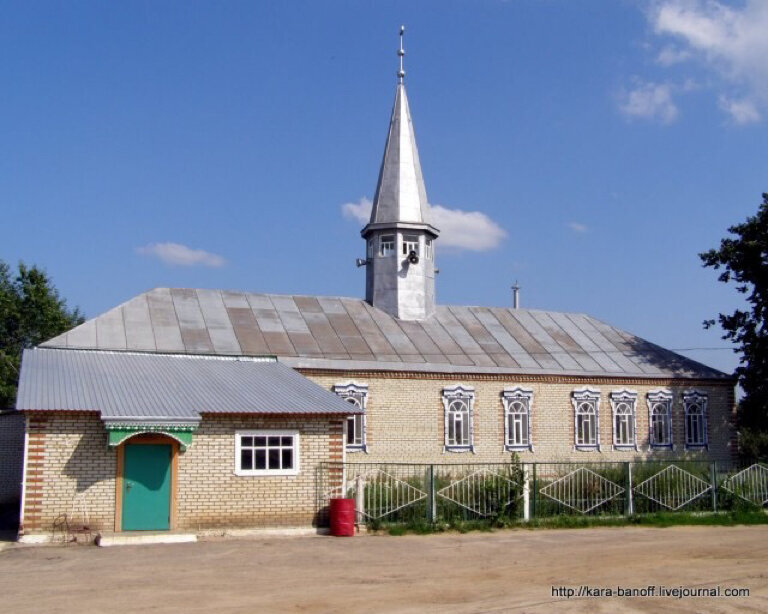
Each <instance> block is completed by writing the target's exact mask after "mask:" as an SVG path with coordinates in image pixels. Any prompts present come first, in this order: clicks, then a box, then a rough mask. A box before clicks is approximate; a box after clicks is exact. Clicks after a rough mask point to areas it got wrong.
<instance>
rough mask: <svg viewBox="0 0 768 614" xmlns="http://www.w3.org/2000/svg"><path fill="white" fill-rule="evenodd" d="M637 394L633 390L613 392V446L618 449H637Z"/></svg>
mask: <svg viewBox="0 0 768 614" xmlns="http://www.w3.org/2000/svg"><path fill="white" fill-rule="evenodd" d="M636 405H637V393H636V392H635V391H633V390H618V391H615V392H611V407H612V408H613V446H614V447H615V448H618V449H627V448H631V449H633V450H635V449H637V446H636V443H637V440H636V437H635V432H636V428H635V425H636V421H635V407H636Z"/></svg>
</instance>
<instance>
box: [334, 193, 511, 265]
mask: <svg viewBox="0 0 768 614" xmlns="http://www.w3.org/2000/svg"><path fill="white" fill-rule="evenodd" d="M372 206H373V204H372V203H371V201H370V200H368V199H367V198H361V199H360V200H359V201H358V202H356V203H345V204H343V205H342V206H341V211H342V214H343V215H344V217H346V218H349V219H353V220H356V221H358V222H360V223H361V224H367V223H368V221H369V220H370V217H371V207H372ZM429 209H430V215H431V218H432V219H431V221H432V224H433V225H434V226H435V227H437V228H438V229H440V238H439V243H438V245H439V246H440V247H445V248H450V249H453V250H455V251H464V250H466V251H474V252H482V251H486V250H489V249H493V248H494V247H497V246H498V245H499V243H501V241H502V240H503V239H504V237H506V236H507V233H506V231H505V230H504V229H503V228H502V227H501V226H499V225H498V224H497V223H496V222H494V221H493V220H492V219H491V218H490V217H488V216H487V215H486V214H485V213H482V212H480V211H463V210H461V209H449V208H448V207H443V206H442V205H430V206H429Z"/></svg>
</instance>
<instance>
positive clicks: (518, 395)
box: [501, 386, 533, 452]
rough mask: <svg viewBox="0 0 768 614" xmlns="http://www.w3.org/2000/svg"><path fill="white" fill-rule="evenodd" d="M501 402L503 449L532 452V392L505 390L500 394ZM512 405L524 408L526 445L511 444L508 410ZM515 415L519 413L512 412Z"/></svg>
mask: <svg viewBox="0 0 768 614" xmlns="http://www.w3.org/2000/svg"><path fill="white" fill-rule="evenodd" d="M501 402H502V403H503V405H504V449H505V450H507V451H509V452H512V451H522V450H530V451H531V452H533V438H532V437H531V410H532V409H533V390H532V389H531V388H522V387H521V386H515V387H514V388H505V389H504V390H503V392H502V393H501ZM513 403H521V404H522V405H523V406H524V407H525V412H524V413H525V416H526V418H527V420H526V426H527V428H526V439H527V440H528V443H525V444H517V443H512V442H511V441H510V438H509V426H510V417H511V414H512V413H513V412H511V411H510V408H511V406H512V404H513ZM514 413H515V414H517V413H520V412H514Z"/></svg>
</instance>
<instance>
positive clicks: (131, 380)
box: [16, 348, 356, 420]
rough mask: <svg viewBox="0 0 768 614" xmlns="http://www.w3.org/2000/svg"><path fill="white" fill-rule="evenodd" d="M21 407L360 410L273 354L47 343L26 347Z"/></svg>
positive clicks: (168, 415)
mask: <svg viewBox="0 0 768 614" xmlns="http://www.w3.org/2000/svg"><path fill="white" fill-rule="evenodd" d="M16 409H19V410H63V411H83V410H86V411H99V412H100V413H101V416H102V418H103V419H105V420H106V419H115V418H125V419H129V420H130V419H132V418H133V419H138V418H154V419H167V420H190V419H193V420H194V419H199V418H200V414H203V413H257V414H344V415H349V414H350V413H355V411H356V410H355V408H354V407H352V406H351V405H350V404H349V403H347V402H345V401H344V400H343V399H341V398H340V397H338V396H337V395H336V394H334V393H333V392H330V391H329V390H325V389H324V388H321V387H320V386H318V385H317V384H315V383H314V382H312V381H310V380H308V379H307V378H306V377H304V376H303V375H300V374H299V373H297V372H296V371H294V370H293V369H291V368H290V367H287V366H285V365H283V364H280V363H279V362H277V361H276V360H275V359H273V358H272V359H269V358H266V359H265V358H262V359H254V358H236V357H228V358H223V357H214V356H183V355H182V356H179V355H167V354H146V353H135V352H105V351H92V350H56V349H43V348H36V349H32V350H25V351H24V355H23V357H22V368H21V377H20V380H19V392H18V397H17V401H16Z"/></svg>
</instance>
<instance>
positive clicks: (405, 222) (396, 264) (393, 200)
mask: <svg viewBox="0 0 768 614" xmlns="http://www.w3.org/2000/svg"><path fill="white" fill-rule="evenodd" d="M404 32H405V26H402V27H401V28H400V49H399V50H398V52H397V53H398V55H399V56H400V70H399V71H398V73H397V90H396V92H395V105H394V107H393V109H392V119H391V120H390V122H389V134H388V135H387V144H386V146H385V147H384V159H383V160H382V162H381V170H380V171H379V182H378V184H377V186H376V194H375V196H374V197H373V209H372V210H371V220H370V222H368V224H367V225H366V226H365V228H363V230H362V231H361V232H360V234H361V235H362V236H363V238H364V239H365V240H366V248H367V251H366V255H367V266H366V280H365V286H366V287H365V300H367V301H368V302H369V303H370V304H371V305H373V306H374V307H378V308H379V309H382V310H384V311H386V312H387V313H389V314H391V315H393V316H395V317H397V318H400V319H401V320H423V319H425V318H428V317H429V316H431V315H432V314H433V313H434V312H435V247H434V243H435V239H437V235H438V234H439V231H438V229H437V228H435V227H434V226H432V224H430V223H429V208H428V206H427V192H426V190H425V188H424V178H423V177H422V175H421V164H419V152H418V150H417V149H416V138H415V137H414V134H413V122H412V121H411V113H410V111H409V109H408V97H407V96H406V94H405V85H404V84H403V77H405V71H404V70H403V56H404V55H405V51H404V50H403V33H404Z"/></svg>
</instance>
